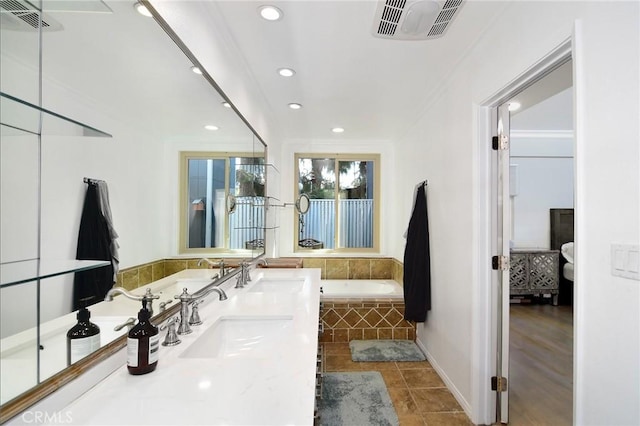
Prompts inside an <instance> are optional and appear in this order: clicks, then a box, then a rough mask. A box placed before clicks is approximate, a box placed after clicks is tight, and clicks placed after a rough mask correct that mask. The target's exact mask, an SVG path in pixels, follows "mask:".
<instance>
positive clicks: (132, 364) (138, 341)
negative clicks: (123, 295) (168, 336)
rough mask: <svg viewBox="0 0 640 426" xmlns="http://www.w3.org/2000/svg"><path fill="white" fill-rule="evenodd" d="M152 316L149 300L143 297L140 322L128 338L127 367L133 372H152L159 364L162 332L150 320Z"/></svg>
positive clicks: (139, 316)
mask: <svg viewBox="0 0 640 426" xmlns="http://www.w3.org/2000/svg"><path fill="white" fill-rule="evenodd" d="M150 318H151V312H149V311H148V310H147V301H146V299H143V300H142V309H140V312H138V323H137V324H136V325H135V326H133V328H132V329H131V331H129V335H128V338H127V369H128V370H129V373H131V374H136V375H137V374H147V373H151V372H152V371H153V370H155V369H156V366H157V365H158V352H159V350H160V334H158V327H156V326H154V325H153V324H151V322H150V321H149V319H150Z"/></svg>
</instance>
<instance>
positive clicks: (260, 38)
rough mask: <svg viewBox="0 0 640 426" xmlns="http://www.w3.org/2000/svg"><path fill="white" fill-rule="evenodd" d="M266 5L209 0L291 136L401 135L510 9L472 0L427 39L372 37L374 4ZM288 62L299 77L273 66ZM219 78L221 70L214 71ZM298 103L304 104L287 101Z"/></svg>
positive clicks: (364, 0) (312, 0) (362, 0)
mask: <svg viewBox="0 0 640 426" xmlns="http://www.w3.org/2000/svg"><path fill="white" fill-rule="evenodd" d="M262 4H265V2H264V1H216V2H210V7H211V8H212V13H217V14H222V16H223V17H224V20H225V22H226V24H227V28H226V30H227V31H228V33H229V35H230V40H232V43H233V44H234V45H235V46H230V48H233V49H236V51H237V52H238V54H239V55H242V57H243V58H244V62H245V63H246V66H247V67H248V69H249V71H250V73H251V75H252V76H253V78H254V80H255V82H257V84H258V86H259V87H260V90H261V91H262V93H263V95H264V97H265V98H266V100H267V102H268V105H269V106H270V108H271V109H272V112H273V115H272V116H273V117H275V118H276V121H277V123H278V124H279V125H280V126H281V130H282V134H283V135H284V137H286V138H301V139H311V140H317V139H326V138H331V137H332V133H331V132H330V129H331V128H332V127H334V126H340V127H344V128H345V129H346V131H345V133H343V134H341V135H340V138H341V139H344V138H353V139H364V140H366V139H378V140H379V139H395V138H398V137H399V136H401V135H402V134H403V133H404V132H405V131H406V129H407V127H408V126H410V125H411V124H412V123H414V122H415V121H416V120H417V119H418V117H419V116H420V115H421V113H422V111H424V109H425V107H426V106H427V105H428V104H429V103H430V102H431V101H432V99H433V97H434V95H435V94H436V93H437V92H438V89H439V86H440V84H441V83H442V82H443V81H445V80H446V79H447V78H448V76H449V75H450V74H451V73H452V70H454V69H455V66H456V64H457V63H458V61H459V60H460V58H461V57H463V56H464V55H466V54H467V53H468V52H469V51H470V49H472V47H473V45H474V43H475V42H476V41H477V39H478V38H479V37H481V36H482V33H483V30H484V29H485V28H487V27H488V26H489V25H491V24H492V23H493V22H494V20H495V19H496V18H497V14H498V13H499V12H500V11H501V10H502V8H504V7H505V3H503V2H479V1H473V0H471V1H467V2H466V4H464V6H463V7H462V8H461V9H460V11H459V14H458V16H457V18H456V19H455V20H454V22H453V23H452V24H451V25H450V27H449V29H448V31H447V33H446V34H445V35H444V37H442V38H439V39H435V40H427V41H399V40H387V39H381V38H376V37H374V36H373V35H372V34H371V27H372V23H373V20H374V14H375V10H376V5H377V3H376V2H375V1H373V0H359V1H350V0H342V1H326V0H322V1H320V0H317V1H316V0H306V1H305V0H299V1H273V2H269V4H273V5H275V6H277V7H279V8H280V9H281V10H282V11H283V12H284V17H283V18H282V19H281V20H279V21H275V22H268V21H265V20H263V19H261V18H260V17H259V15H258V7H259V6H260V5H262ZM281 67H292V68H294V69H295V70H296V75H295V76H294V77H292V78H288V79H287V78H283V77H280V76H279V75H278V74H277V72H276V70H277V69H278V68H281ZM214 78H215V76H214ZM290 102H297V103H301V104H302V105H303V108H302V109H301V110H297V111H294V110H290V109H289V108H288V107H287V105H288V103H290Z"/></svg>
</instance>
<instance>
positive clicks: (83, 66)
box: [0, 0, 304, 411]
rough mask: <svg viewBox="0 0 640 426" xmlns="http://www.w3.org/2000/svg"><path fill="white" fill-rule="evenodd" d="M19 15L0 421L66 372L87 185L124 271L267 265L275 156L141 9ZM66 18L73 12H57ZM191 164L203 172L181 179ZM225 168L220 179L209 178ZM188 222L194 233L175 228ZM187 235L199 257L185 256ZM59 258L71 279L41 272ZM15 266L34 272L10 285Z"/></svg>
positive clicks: (5, 207) (4, 83) (7, 119)
mask: <svg viewBox="0 0 640 426" xmlns="http://www.w3.org/2000/svg"><path fill="white" fill-rule="evenodd" d="M14 3H19V4H20V5H22V6H23V7H24V8H25V11H24V12H25V13H28V14H31V16H32V19H35V24H34V25H30V24H29V23H28V22H26V21H25V20H22V19H21V18H20V16H18V15H20V14H15V13H11V11H8V10H5V9H4V6H2V9H1V10H0V12H1V13H0V18H1V19H2V25H1V26H0V31H1V37H0V40H1V44H0V47H1V51H0V54H1V70H0V71H1V72H0V74H1V76H2V78H1V87H0V89H1V92H2V98H1V99H2V105H1V109H0V112H1V113H2V120H1V122H2V126H1V129H2V136H1V156H0V157H1V161H2V167H1V168H0V173H1V178H2V187H1V193H0V196H1V201H2V228H1V230H0V231H1V233H0V238H1V239H2V251H1V253H0V256H1V258H0V264H1V265H0V266H1V268H2V269H1V270H0V278H1V282H0V287H1V288H0V292H1V293H0V301H1V303H2V306H1V310H0V314H1V319H0V327H1V336H0V338H1V341H2V348H1V353H0V370H1V371H2V374H1V375H0V385H1V386H0V387H1V392H0V394H1V397H2V399H1V401H0V404H2V408H3V411H4V409H5V408H6V407H7V406H8V405H10V404H12V403H14V402H15V401H16V400H17V399H19V398H20V396H21V395H24V394H25V393H29V394H33V393H37V389H38V387H39V385H40V384H41V383H42V382H44V381H46V380H47V379H48V378H50V377H52V376H54V375H57V374H59V373H60V372H64V371H69V370H70V369H68V368H67V364H66V352H65V345H64V342H65V340H64V334H66V331H67V330H68V328H69V326H70V325H73V324H74V323H75V313H74V312H72V308H71V294H72V290H71V289H72V286H73V275H74V274H73V272H74V271H76V270H77V269H78V268H79V267H78V266H77V264H76V263H74V262H75V261H74V260H73V259H75V242H76V240H77V234H78V224H79V220H80V212H81V211H82V203H83V198H84V193H85V191H86V184H84V183H83V177H84V176H90V177H95V178H99V179H103V178H104V179H105V180H106V181H107V182H108V184H109V193H110V201H111V208H112V212H113V221H114V224H115V227H116V229H117V232H118V234H119V239H118V242H119V244H120V267H121V268H124V269H126V268H128V267H133V266H136V265H140V264H145V263H151V262H155V261H157V260H162V259H165V258H173V257H176V256H178V255H180V254H181V253H183V254H188V253H190V252H192V253H195V254H194V256H192V257H194V258H195V257H203V256H207V255H210V256H211V257H214V256H215V257H222V256H234V255H237V256H241V257H242V258H244V259H246V258H250V257H256V256H258V255H261V254H263V253H264V225H263V224H264V214H265V213H264V211H265V203H264V196H265V194H264V187H265V185H266V173H265V171H264V167H265V166H264V165H265V161H264V159H265V155H266V144H265V143H264V142H263V141H262V140H261V139H260V137H259V136H258V135H257V134H256V133H255V132H254V131H253V129H252V128H251V127H250V126H249V125H248V124H247V123H246V121H245V120H244V118H243V117H241V116H239V114H238V113H237V112H236V110H235V108H233V106H231V107H229V106H228V104H229V101H230V100H229V99H227V97H226V95H224V93H221V92H220V91H218V90H217V89H216V87H217V86H215V84H212V83H213V81H212V80H211V79H212V78H215V76H209V75H208V74H207V73H206V70H203V71H204V75H201V74H195V73H194V72H192V67H193V65H194V63H193V61H192V60H191V59H190V58H189V57H187V55H185V53H186V51H185V48H184V46H177V45H176V43H175V42H174V41H173V40H172V38H174V39H175V40H177V37H169V36H168V35H167V32H168V33H169V34H171V30H170V29H168V28H163V27H161V25H159V24H158V22H156V20H154V19H153V18H148V17H145V16H142V15H140V14H139V13H137V11H136V10H135V9H134V3H135V2H134V1H119V0H113V1H109V0H105V1H100V0H90V1H87V0H84V1H67V2H58V1H48V0H43V1H42V5H40V3H41V2H40V1H37V0H36V1H30V2H22V1H16V2H14ZM62 3H64V4H65V8H66V9H69V10H64V11H61V10H53V9H51V8H50V7H49V8H48V6H49V5H53V4H56V5H59V4H62ZM88 4H91V5H93V6H95V7H94V8H93V7H92V8H91V10H86V6H87V5H88ZM34 5H35V6H34ZM74 5H75V6H74ZM76 6H77V7H82V8H83V10H82V11H83V13H74V12H77V10H74V7H76ZM40 21H42V25H39V22H40ZM45 22H46V25H45ZM40 27H42V28H43V29H42V30H40ZM231 101H232V100H231ZM225 104H226V105H225ZM67 117H70V118H67ZM83 123H88V124H83ZM62 124H64V125H62ZM40 125H41V126H40ZM205 126H206V127H205ZM40 127H41V130H39V128H40ZM87 136H88V137H87ZM96 141H97V142H96ZM184 153H189V154H192V156H191V157H189V158H196V157H197V158H199V159H201V160H203V161H201V162H194V163H192V166H193V167H191V166H188V167H187V168H186V171H185V170H182V169H181V167H182V161H184V159H185V158H187V157H185V156H184ZM198 156H199V157H198ZM218 159H222V162H223V163H224V167H223V172H221V173H218V171H217V169H215V168H214V167H213V166H214V163H215V162H216V161H217V160H218ZM248 174H251V176H248ZM220 179H222V180H220ZM247 180H248V181H249V182H250V185H248V186H247V185H245V184H244V182H245V181H247ZM243 185H244V186H243ZM246 187H250V189H249V192H245V190H246V189H247V188H246ZM181 194H182V195H184V197H185V198H184V199H182V198H181ZM218 198H219V199H218ZM218 202H219V203H218ZM302 204H304V203H302ZM245 207H246V208H245ZM180 215H182V216H184V218H185V222H184V223H182V222H181V223H180V224H177V223H174V222H175V221H176V219H174V218H176V217H178V216H180ZM178 228H180V231H179V232H178V231H176V234H180V236H179V235H173V234H172V231H173V230H177V229H178ZM216 232H218V234H216ZM234 232H235V233H236V234H237V235H235V236H234ZM169 234H172V235H169ZM194 235H195V236H194ZM190 236H194V241H195V240H198V244H197V247H193V250H190V251H189V250H187V251H183V250H181V248H180V245H181V242H180V240H183V239H185V240H189V239H190ZM233 238H236V240H232V239H233ZM200 241H202V242H201V243H200ZM162 247H171V248H170V249H164V248H162ZM185 247H186V244H185ZM50 257H55V258H56V259H57V260H58V259H60V258H63V261H62V262H61V264H62V265H64V266H57V265H56V266H55V267H53V268H52V269H46V268H47V267H48V266H47V265H49V264H50V263H48V261H49V260H50V259H49V258H50ZM67 258H68V259H69V261H68V262H67V261H66V260H64V259H67ZM104 264H106V263H105V262H102V263H101V265H104ZM16 265H17V266H16ZM21 265H35V266H34V267H33V271H27V272H25V273H22V272H24V271H22V272H21V274H22V275H20V276H21V278H18V279H15V278H14V277H13V276H10V274H9V271H10V269H11V268H14V269H15V267H18V268H19V267H21ZM84 265H85V266H83V267H89V266H87V265H88V264H84ZM95 266H96V265H93V266H91V267H95ZM25 267H26V266H25ZM133 292H136V291H135V290H133ZM136 313H137V311H136V310H133V311H132V312H131V313H130V315H131V316H135V314H136ZM67 319H69V321H71V322H70V323H69V321H67ZM120 319H122V320H126V318H120ZM53 323H55V324H56V327H57V328H55V327H54V328H52V327H50V326H49V325H50V324H53ZM68 323H69V324H70V325H69V324H68ZM115 325H118V324H114V323H111V322H108V321H107V322H104V328H105V332H104V333H102V334H104V339H103V340H102V341H101V345H102V347H103V349H104V348H105V346H106V345H108V344H109V343H110V342H111V341H112V340H113V339H119V338H120V337H121V336H122V333H115V332H112V330H113V328H114V326H115ZM125 331H126V329H125ZM46 333H48V334H46ZM56 333H57V334H56ZM61 333H62V334H61ZM45 342H46V343H45ZM58 352H59V353H58ZM49 354H54V356H53V357H51V356H49ZM18 365H19V366H20V367H19V368H18V367H17V366H18ZM10 371H15V372H16V374H8V372H10ZM56 377H57V376H56Z"/></svg>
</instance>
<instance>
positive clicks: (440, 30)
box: [427, 0, 462, 37]
mask: <svg viewBox="0 0 640 426" xmlns="http://www.w3.org/2000/svg"><path fill="white" fill-rule="evenodd" d="M461 4H462V0H447V1H446V3H445V4H444V6H442V10H441V11H440V13H439V14H438V17H437V18H436V21H435V22H434V23H433V27H431V29H430V30H429V33H428V34H427V37H438V36H441V35H442V34H444V32H445V31H446V29H447V27H448V26H449V22H451V20H452V19H453V16H454V15H455V14H456V12H457V11H458V7H460V5H461Z"/></svg>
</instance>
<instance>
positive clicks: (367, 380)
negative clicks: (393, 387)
mask: <svg viewBox="0 0 640 426" xmlns="http://www.w3.org/2000/svg"><path fill="white" fill-rule="evenodd" d="M319 414H320V425H322V426H365V425H366V426H369V425H371V426H373V425H381V426H382V425H388V426H395V425H399V421H398V416H397V415H396V410H395V409H394V408H393V403H392V402H391V398H390V397H389V392H387V387H386V385H385V384H384V379H383V378H382V375H381V374H380V373H379V372H377V371H364V372H345V373H324V374H323V376H322V399H321V400H320V401H319Z"/></svg>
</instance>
